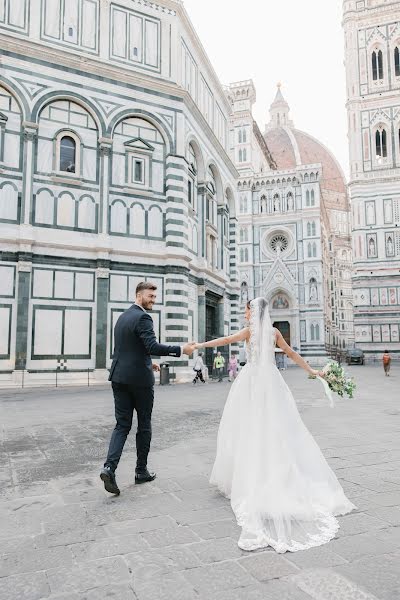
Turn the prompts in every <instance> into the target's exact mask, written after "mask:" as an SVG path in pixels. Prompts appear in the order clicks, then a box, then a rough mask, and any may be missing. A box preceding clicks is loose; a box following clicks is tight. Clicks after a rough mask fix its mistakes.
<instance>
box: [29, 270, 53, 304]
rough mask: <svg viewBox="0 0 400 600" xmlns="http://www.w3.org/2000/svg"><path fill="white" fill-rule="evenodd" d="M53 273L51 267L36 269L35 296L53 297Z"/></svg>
mask: <svg viewBox="0 0 400 600" xmlns="http://www.w3.org/2000/svg"><path fill="white" fill-rule="evenodd" d="M53 273H54V271H52V270H50V269H49V270H47V269H34V271H33V296H34V297H35V298H52V297H53Z"/></svg>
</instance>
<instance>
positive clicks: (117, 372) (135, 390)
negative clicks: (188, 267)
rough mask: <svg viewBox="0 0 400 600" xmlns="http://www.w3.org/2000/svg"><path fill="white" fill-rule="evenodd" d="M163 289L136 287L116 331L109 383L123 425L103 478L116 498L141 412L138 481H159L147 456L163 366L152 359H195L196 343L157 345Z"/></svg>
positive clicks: (115, 434) (118, 429)
mask: <svg viewBox="0 0 400 600" xmlns="http://www.w3.org/2000/svg"><path fill="white" fill-rule="evenodd" d="M156 290H157V286H156V285H154V283H150V282H148V281H143V282H141V283H139V284H138V286H137V288H136V301H135V303H134V304H133V305H132V306H131V307H130V308H128V310H126V311H125V312H124V313H123V314H122V315H121V316H120V317H119V319H118V321H117V323H116V325H115V329H114V339H115V347H114V357H113V362H112V365H111V369H110V376H109V380H110V381H111V385H112V390H113V393H114V404H115V419H116V421H117V424H116V426H115V429H114V431H113V433H112V436H111V441H110V446H109V449H108V455H107V459H106V462H105V463H104V468H103V469H102V470H101V473H100V478H101V480H102V481H103V482H104V487H105V489H106V490H107V492H110V494H119V493H120V490H119V488H118V485H117V481H116V479H115V470H116V468H117V466H118V463H119V459H120V458H121V454H122V450H123V448H124V444H125V442H126V438H127V437H128V434H129V432H130V430H131V427H132V418H133V412H134V410H136V413H137V421H138V428H137V432H136V452H137V462H136V471H135V483H146V481H153V479H155V477H156V474H155V473H150V472H149V471H148V469H147V456H148V454H149V451H150V442H151V413H152V410H153V400H154V374H153V371H159V370H160V368H159V366H158V365H155V364H152V362H151V358H150V357H151V356H152V355H153V356H181V354H187V355H188V356H190V355H191V354H192V352H193V350H194V346H195V344H194V343H191V344H186V345H184V346H183V347H182V348H180V347H179V346H165V345H163V344H159V343H158V342H157V339H156V336H155V333H154V328H153V319H152V318H151V317H150V315H149V314H147V312H146V311H147V310H151V309H152V308H153V305H154V303H155V301H156V297H157V294H156Z"/></svg>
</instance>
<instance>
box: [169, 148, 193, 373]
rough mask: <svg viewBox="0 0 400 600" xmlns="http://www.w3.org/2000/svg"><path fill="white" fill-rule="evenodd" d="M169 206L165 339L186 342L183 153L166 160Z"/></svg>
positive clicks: (176, 362) (183, 359)
mask: <svg viewBox="0 0 400 600" xmlns="http://www.w3.org/2000/svg"><path fill="white" fill-rule="evenodd" d="M166 195H167V208H166V215H165V242H166V252H167V255H168V269H167V275H166V277H165V313H164V315H165V325H164V330H165V333H166V335H165V341H166V343H167V344H176V345H182V344H185V343H186V342H188V341H189V340H188V336H189V332H188V327H189V319H188V308H189V302H188V299H189V268H188V262H189V260H188V208H187V206H186V202H185V199H186V196H187V164H186V161H185V159H184V158H183V157H182V156H177V155H169V156H168V157H167V162H166ZM173 364H174V366H176V367H187V366H188V362H187V357H186V356H183V357H181V358H180V359H178V360H176V359H175V360H174V361H173Z"/></svg>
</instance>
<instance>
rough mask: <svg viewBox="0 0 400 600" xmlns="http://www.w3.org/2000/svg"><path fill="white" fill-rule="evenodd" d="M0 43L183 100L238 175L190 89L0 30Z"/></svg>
mask: <svg viewBox="0 0 400 600" xmlns="http://www.w3.org/2000/svg"><path fill="white" fill-rule="evenodd" d="M0 46H1V49H2V50H7V51H9V52H12V53H13V54H20V55H21V56H22V57H23V58H24V60H29V58H33V59H36V60H41V61H44V62H46V63H48V64H49V67H50V68H57V66H60V67H67V68H70V69H74V70H75V71H76V72H77V74H78V75H80V76H81V77H85V74H86V73H90V74H93V75H97V76H99V77H105V78H107V79H110V80H112V81H113V82H115V83H114V85H116V86H117V85H118V83H119V82H124V83H127V84H128V85H129V84H130V85H133V86H135V87H142V88H143V89H144V90H149V91H150V93H151V91H152V90H154V91H156V92H160V93H163V94H165V95H167V96H172V97H174V98H175V99H176V101H178V102H183V104H184V105H185V106H186V107H187V108H188V109H189V111H190V112H191V113H192V114H193V116H194V117H195V119H196V120H197V122H198V123H199V125H200V127H201V128H202V129H203V130H205V131H206V132H207V139H208V140H209V141H210V142H211V144H212V145H213V147H214V148H215V150H216V152H217V153H218V155H219V156H220V158H221V159H222V160H223V162H224V164H225V166H226V167H227V168H228V170H229V172H230V173H231V175H232V176H233V177H234V178H237V177H238V172H237V170H236V168H235V166H234V165H233V163H232V161H231V160H230V158H229V156H228V153H227V151H226V150H225V148H223V146H222V145H221V144H220V142H219V140H218V139H217V137H216V135H215V133H214V131H213V130H212V129H211V127H210V126H209V124H208V123H207V121H206V119H205V118H204V117H203V115H202V113H201V112H200V109H199V107H198V106H197V104H196V103H195V102H194V101H193V99H192V97H191V95H190V94H189V92H188V91H187V90H184V89H183V88H181V87H180V86H178V85H177V84H176V83H175V82H168V81H167V80H165V79H159V78H156V77H152V76H151V75H148V74H146V75H142V74H141V73H138V72H136V71H132V72H131V71H128V70H123V69H121V66H118V65H111V64H109V63H106V62H104V61H102V60H100V59H98V58H95V57H91V56H86V55H85V56H79V55H76V54H73V53H71V52H68V50H65V49H63V50H62V52H60V50H58V49H55V48H52V47H51V46H50V47H47V46H43V44H41V43H39V42H37V41H36V40H31V39H30V40H24V39H19V38H14V37H11V36H8V35H6V34H4V33H0ZM0 61H1V58H0ZM0 65H2V66H3V67H4V59H3V60H2V61H1V62H0ZM0 68H1V66H0ZM228 108H229V110H228V112H230V107H228Z"/></svg>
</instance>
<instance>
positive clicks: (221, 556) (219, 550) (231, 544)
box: [190, 538, 245, 564]
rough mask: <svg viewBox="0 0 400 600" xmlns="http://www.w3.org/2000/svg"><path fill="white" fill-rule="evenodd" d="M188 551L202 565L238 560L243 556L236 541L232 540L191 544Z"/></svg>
mask: <svg viewBox="0 0 400 600" xmlns="http://www.w3.org/2000/svg"><path fill="white" fill-rule="evenodd" d="M190 550H191V551H192V552H194V554H196V556H198V557H199V559H200V560H201V562H202V563H204V564H208V563H213V562H219V561H221V560H230V559H232V558H240V557H242V556H244V555H245V552H244V551H243V550H240V548H239V547H238V545H237V541H236V540H233V539H232V538H220V539H216V540H209V541H206V542H200V543H198V544H191V545H190Z"/></svg>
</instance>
